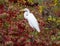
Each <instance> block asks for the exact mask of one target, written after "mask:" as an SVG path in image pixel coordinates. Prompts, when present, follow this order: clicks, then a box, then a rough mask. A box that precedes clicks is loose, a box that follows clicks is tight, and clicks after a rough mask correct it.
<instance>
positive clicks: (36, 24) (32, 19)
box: [29, 13, 38, 28]
mask: <svg viewBox="0 0 60 46" xmlns="http://www.w3.org/2000/svg"><path fill="white" fill-rule="evenodd" d="M29 22H30V23H31V25H33V27H34V28H36V27H38V21H37V19H36V18H35V16H34V15H33V14H32V13H30V17H29Z"/></svg>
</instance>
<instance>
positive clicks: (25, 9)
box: [20, 8, 30, 12]
mask: <svg viewBox="0 0 60 46" xmlns="http://www.w3.org/2000/svg"><path fill="white" fill-rule="evenodd" d="M20 11H24V12H30V11H29V9H28V8H24V9H22V10H20Z"/></svg>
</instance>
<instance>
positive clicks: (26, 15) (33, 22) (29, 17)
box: [22, 8, 40, 32]
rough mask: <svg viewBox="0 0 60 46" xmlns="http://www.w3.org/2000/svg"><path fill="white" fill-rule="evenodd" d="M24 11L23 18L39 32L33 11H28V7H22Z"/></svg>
mask: <svg viewBox="0 0 60 46" xmlns="http://www.w3.org/2000/svg"><path fill="white" fill-rule="evenodd" d="M22 11H25V12H24V18H25V19H26V20H27V21H28V23H29V25H30V27H32V28H34V29H36V30H37V31H38V32H40V28H39V24H38V21H37V19H36V18H35V16H34V15H33V13H31V12H30V10H29V9H28V8H25V9H23V10H22Z"/></svg>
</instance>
